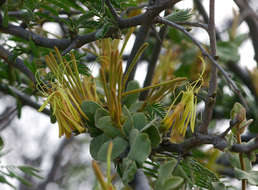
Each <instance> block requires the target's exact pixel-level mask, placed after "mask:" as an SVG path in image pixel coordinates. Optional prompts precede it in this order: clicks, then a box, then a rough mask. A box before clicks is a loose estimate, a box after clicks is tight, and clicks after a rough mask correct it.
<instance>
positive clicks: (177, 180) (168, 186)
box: [160, 176, 184, 190]
mask: <svg viewBox="0 0 258 190" xmlns="http://www.w3.org/2000/svg"><path fill="white" fill-rule="evenodd" d="M183 182H184V179H183V178H181V177H178V176H172V177H170V178H169V179H167V180H166V182H165V184H164V185H163V186H162V188H160V189H162V190H172V189H177V188H179V187H180V186H181V185H182V184H183Z"/></svg>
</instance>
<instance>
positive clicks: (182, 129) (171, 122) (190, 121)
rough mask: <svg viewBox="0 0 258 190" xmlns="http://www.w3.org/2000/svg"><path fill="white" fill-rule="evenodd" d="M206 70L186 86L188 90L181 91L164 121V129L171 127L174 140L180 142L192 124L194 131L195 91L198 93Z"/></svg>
mask: <svg viewBox="0 0 258 190" xmlns="http://www.w3.org/2000/svg"><path fill="white" fill-rule="evenodd" d="M204 70H205V69H204V68H203V71H202V73H201V75H200V77H199V79H198V80H196V81H194V82H193V83H191V84H189V85H188V86H187V87H186V90H185V91H183V92H180V94H179V95H178V96H177V97H176V98H175V100H174V102H173V103H172V104H171V106H170V107H169V109H168V112H167V114H166V116H165V117H164V119H163V121H162V123H163V126H162V129H163V130H164V131H168V130H169V129H170V131H171V133H170V140H171V141H172V142H178V141H180V140H182V139H183V137H184V136H185V133H186V130H187V127H188V125H189V126H190V128H191V131H192V132H194V126H195V119H196V105H197V98H196V96H195V93H197V92H198V91H199V89H200V87H201V86H199V87H197V85H198V83H200V82H202V81H203V79H202V75H203V73H204ZM179 97H181V100H180V102H179V103H178V104H177V105H175V102H176V100H177V99H178V98H179Z"/></svg>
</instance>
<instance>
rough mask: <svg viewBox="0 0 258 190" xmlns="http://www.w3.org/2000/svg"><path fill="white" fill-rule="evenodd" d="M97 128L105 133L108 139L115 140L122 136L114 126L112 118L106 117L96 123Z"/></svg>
mask: <svg viewBox="0 0 258 190" xmlns="http://www.w3.org/2000/svg"><path fill="white" fill-rule="evenodd" d="M96 127H97V128H99V129H100V130H102V131H103V132H104V134H105V135H107V136H108V137H111V138H114V137H117V136H122V133H121V131H120V130H119V129H118V128H117V127H115V126H114V124H113V122H112V119H111V117H110V116H104V117H102V118H100V119H99V120H97V121H96Z"/></svg>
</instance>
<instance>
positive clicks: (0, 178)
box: [0, 175, 15, 189]
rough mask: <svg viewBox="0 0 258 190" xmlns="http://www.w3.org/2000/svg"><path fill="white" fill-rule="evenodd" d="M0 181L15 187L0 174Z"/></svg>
mask: <svg viewBox="0 0 258 190" xmlns="http://www.w3.org/2000/svg"><path fill="white" fill-rule="evenodd" d="M0 183H3V184H7V185H9V186H11V187H13V188H14V189H15V186H13V185H12V184H11V183H9V181H7V180H6V179H5V177H4V176H2V175H0Z"/></svg>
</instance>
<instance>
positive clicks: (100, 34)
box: [95, 22, 112, 39]
mask: <svg viewBox="0 0 258 190" xmlns="http://www.w3.org/2000/svg"><path fill="white" fill-rule="evenodd" d="M111 26H112V24H111V23H109V22H107V23H105V24H104V25H103V26H102V27H101V28H100V29H99V30H97V32H96V34H95V36H96V38H97V39H101V38H104V37H105V35H106V34H107V32H108V30H109V29H110V27H111Z"/></svg>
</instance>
